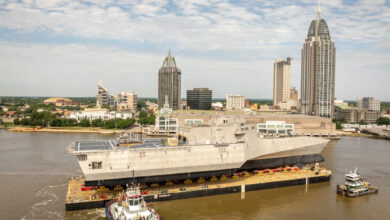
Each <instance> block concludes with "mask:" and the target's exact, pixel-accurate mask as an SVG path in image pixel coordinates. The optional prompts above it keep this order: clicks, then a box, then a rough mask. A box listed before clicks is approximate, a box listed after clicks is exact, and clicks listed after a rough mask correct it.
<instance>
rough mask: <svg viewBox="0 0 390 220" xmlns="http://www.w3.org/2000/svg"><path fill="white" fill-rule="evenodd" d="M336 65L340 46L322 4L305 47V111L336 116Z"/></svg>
mask: <svg viewBox="0 0 390 220" xmlns="http://www.w3.org/2000/svg"><path fill="white" fill-rule="evenodd" d="M335 67H336V48H335V47H334V42H333V41H332V38H331V37H330V34H329V29H328V25H327V24H326V21H325V20H324V19H322V18H321V9H320V6H319V5H318V12H317V18H316V19H315V20H313V21H312V22H311V25H310V28H309V32H308V34H307V39H306V40H305V43H304V44H303V49H302V66H301V71H302V73H301V74H302V75H301V112H302V114H309V115H317V116H322V117H333V114H334V98H335Z"/></svg>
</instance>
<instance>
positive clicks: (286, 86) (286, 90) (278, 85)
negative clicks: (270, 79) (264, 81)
mask: <svg viewBox="0 0 390 220" xmlns="http://www.w3.org/2000/svg"><path fill="white" fill-rule="evenodd" d="M290 82H291V58H290V57H287V60H281V59H276V60H275V63H274V106H278V105H279V103H280V102H282V103H287V101H288V100H289V99H290Z"/></svg>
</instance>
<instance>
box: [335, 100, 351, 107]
mask: <svg viewBox="0 0 390 220" xmlns="http://www.w3.org/2000/svg"><path fill="white" fill-rule="evenodd" d="M334 106H338V107H340V108H348V102H344V101H343V100H339V99H335V100H334Z"/></svg>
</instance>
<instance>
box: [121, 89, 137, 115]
mask: <svg viewBox="0 0 390 220" xmlns="http://www.w3.org/2000/svg"><path fill="white" fill-rule="evenodd" d="M136 109H137V95H136V94H135V92H128V91H126V92H121V93H119V95H118V105H117V110H120V111H123V110H136Z"/></svg>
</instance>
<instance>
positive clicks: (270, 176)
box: [65, 167, 331, 211]
mask: <svg viewBox="0 0 390 220" xmlns="http://www.w3.org/2000/svg"><path fill="white" fill-rule="evenodd" d="M330 178H331V171H330V170H326V169H324V168H318V167H316V168H315V169H310V167H304V168H303V169H299V168H297V167H285V168H276V169H271V170H270V169H266V170H257V171H253V172H240V173H236V174H233V175H232V176H224V175H222V176H220V177H216V176H213V177H211V178H209V179H203V178H198V179H186V180H185V181H184V182H181V183H173V182H166V183H165V184H164V185H162V186H160V185H158V184H150V185H141V194H142V195H143V198H144V200H145V201H146V202H158V201H169V200H177V199H188V198H195V197H203V196H214V195H222V194H228V193H240V192H241V193H244V192H248V191H254V190H263V189H272V188H279V187H287V186H294V185H305V184H312V183H319V182H326V181H329V180H330ZM84 184H85V178H71V179H70V180H69V183H68V193H67V196H66V202H65V207H66V210H68V211H70V210H82V209H93V208H104V207H105V206H106V204H107V203H108V202H109V201H111V200H115V199H117V198H119V197H120V196H121V195H122V194H121V193H122V191H123V188H122V187H121V186H116V187H114V188H113V189H109V188H106V187H104V186H98V187H86V186H85V185H84Z"/></svg>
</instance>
